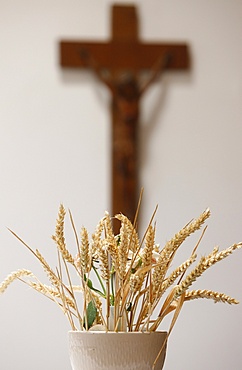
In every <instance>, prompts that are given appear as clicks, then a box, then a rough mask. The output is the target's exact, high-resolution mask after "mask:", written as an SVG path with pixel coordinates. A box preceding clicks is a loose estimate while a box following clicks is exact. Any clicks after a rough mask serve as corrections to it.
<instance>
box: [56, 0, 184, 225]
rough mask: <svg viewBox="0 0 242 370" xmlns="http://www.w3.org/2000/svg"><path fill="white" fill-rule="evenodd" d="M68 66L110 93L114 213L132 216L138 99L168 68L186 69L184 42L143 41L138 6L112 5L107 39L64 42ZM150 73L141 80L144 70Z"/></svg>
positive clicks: (135, 189) (63, 60)
mask: <svg viewBox="0 0 242 370" xmlns="http://www.w3.org/2000/svg"><path fill="white" fill-rule="evenodd" d="M60 64H61V66H62V67H64V68H91V69H92V70H93V72H95V74H96V75H97V76H98V78H99V79H100V80H101V81H102V82H104V83H105V84H106V86H107V87H108V88H109V90H110V92H111V95H112V214H113V215H114V214H116V213H120V212H122V213H124V214H125V215H126V216H128V217H129V218H130V219H131V220H133V217H134V214H135V211H136V208H137V195H138V193H139V191H138V186H139V185H138V158H137V154H138V153H137V149H138V145H137V140H138V123H139V102H140V98H141V97H142V95H143V93H144V92H145V91H146V89H147V88H148V87H149V86H150V84H151V83H152V82H153V81H154V80H155V79H156V78H157V77H158V76H159V75H160V74H161V73H162V72H163V71H164V70H165V69H167V70H171V69H176V70H178V69H183V70H185V69H188V68H189V55H188V46H187V45H186V44H182V43H180V44H172V43H162V44H157V43H142V42H140V41H139V39H138V20H137V14H136V8H135V7H134V6H131V5H128V6H122V5H114V6H113V7H112V38H111V40H110V41H109V42H95V41H94V42H89V41H61V42H60ZM143 71H147V72H149V73H148V77H147V80H146V81H145V82H144V84H143V85H142V84H141V80H140V74H141V72H143Z"/></svg>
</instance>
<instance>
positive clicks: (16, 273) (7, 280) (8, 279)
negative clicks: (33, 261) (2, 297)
mask: <svg viewBox="0 0 242 370" xmlns="http://www.w3.org/2000/svg"><path fill="white" fill-rule="evenodd" d="M23 276H34V274H33V273H32V272H31V271H29V270H25V269H21V270H17V271H13V272H12V273H11V274H9V275H8V276H7V277H6V278H5V279H4V280H3V281H2V283H1V285H0V293H4V292H5V290H6V289H7V288H8V287H9V285H10V284H12V282H13V281H14V280H16V279H19V278H21V277H23Z"/></svg>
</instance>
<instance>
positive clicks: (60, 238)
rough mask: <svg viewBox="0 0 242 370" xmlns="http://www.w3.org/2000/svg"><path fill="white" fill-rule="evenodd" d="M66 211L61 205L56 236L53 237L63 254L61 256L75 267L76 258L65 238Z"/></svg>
mask: <svg viewBox="0 0 242 370" xmlns="http://www.w3.org/2000/svg"><path fill="white" fill-rule="evenodd" d="M65 215H66V211H65V208H64V206H63V204H61V205H60V208H59V212H58V217H57V220H56V228H55V235H53V236H52V239H53V240H54V241H55V242H56V245H57V247H58V250H59V251H60V252H61V255H62V257H63V259H64V260H66V261H67V262H69V263H71V264H73V265H74V258H73V257H72V255H71V253H70V252H69V251H68V249H67V247H66V242H65V237H64V219H65Z"/></svg>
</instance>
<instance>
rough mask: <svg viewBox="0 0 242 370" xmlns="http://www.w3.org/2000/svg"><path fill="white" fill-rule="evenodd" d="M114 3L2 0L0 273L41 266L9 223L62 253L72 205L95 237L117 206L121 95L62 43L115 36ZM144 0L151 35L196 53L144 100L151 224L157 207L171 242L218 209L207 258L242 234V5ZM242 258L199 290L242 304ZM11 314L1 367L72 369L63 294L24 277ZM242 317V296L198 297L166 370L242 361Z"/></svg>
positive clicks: (3, 328)
mask: <svg viewBox="0 0 242 370" xmlns="http://www.w3.org/2000/svg"><path fill="white" fill-rule="evenodd" d="M111 3H112V1H108V0H102V1H101V0H92V1H83V0H79V1H75V0H58V1H57V0H48V1H47V0H41V1H40V0H31V1H30V0H22V1H16V0H15V1H14V0H1V1H0V55H1V57H0V130H1V131H0V279H1V280H2V279H3V278H4V277H5V275H6V274H8V273H9V272H10V271H12V270H15V269H17V268H22V267H26V268H29V269H32V270H34V271H35V272H36V273H38V272H39V267H38V264H37V263H36V262H35V260H34V258H33V257H32V256H31V255H30V254H29V253H28V251H27V250H25V249H24V247H22V246H21V245H20V244H19V243H18V242H17V241H16V240H15V239H14V238H13V237H12V236H11V235H10V233H9V232H8V230H7V229H6V227H10V228H12V229H13V230H15V231H16V232H17V233H18V234H20V235H21V237H22V238H23V239H24V240H25V241H26V242H28V243H29V244H30V245H31V246H32V247H33V248H39V249H41V250H42V252H43V253H44V254H45V255H46V257H47V259H50V260H51V256H52V249H53V248H54V247H53V244H52V242H51V239H50V236H51V235H52V233H53V231H54V227H55V218H56V214H57V210H58V206H59V203H60V202H63V203H64V204H65V206H66V208H70V209H71V210H72V213H73V215H74V217H75V220H76V224H77V225H78V227H79V226H82V225H85V226H86V227H87V228H88V229H89V230H90V232H92V231H93V230H94V227H95V225H96V223H97V221H98V220H99V218H100V217H102V215H103V213H104V211H105V210H106V209H109V208H110V197H109V192H110V186H109V175H110V171H109V167H110V158H109V151H110V140H109V130H110V120H109V111H108V103H109V96H108V93H107V91H106V90H105V88H103V87H102V86H101V85H100V84H99V82H97V81H96V80H95V78H94V77H93V76H92V75H91V74H89V73H87V72H77V71H68V72H67V71H62V70H61V69H60V68H59V66H58V41H59V40H60V39H61V38H68V37H69V38H79V37H80V38H90V39H100V40H103V39H105V38H107V37H108V35H109V23H108V21H109V6H110V4H111ZM120 3H121V1H120ZM123 3H124V2H123ZM134 3H138V4H139V12H140V18H141V23H142V24H141V36H142V38H143V39H144V40H146V41H160V40H164V41H187V42H188V43H189V44H190V47H191V52H192V61H193V62H192V64H193V65H192V70H191V71H190V72H189V73H181V72H176V73H174V72H172V73H169V74H167V75H166V76H164V78H163V79H161V80H160V81H158V82H157V83H156V84H155V85H154V86H153V87H152V88H151V89H150V91H149V92H147V94H146V96H145V98H144V99H143V102H142V104H143V105H142V111H143V112H142V118H141V130H140V158H141V168H140V173H141V185H142V186H144V188H145V196H144V202H143V219H142V225H144V224H145V223H146V222H147V221H148V219H149V217H150V215H151V213H152V211H153V209H154V207H155V205H156V204H157V203H158V204H159V210H158V213H157V216H156V219H157V242H160V243H161V244H162V243H164V242H165V241H166V240H167V239H169V238H170V237H171V236H172V235H173V234H174V233H175V232H177V231H178V229H179V228H181V227H182V226H183V225H184V224H185V223H186V222H187V221H189V220H190V219H191V218H192V217H196V216H198V215H199V214H200V213H201V212H202V211H203V210H204V209H205V208H206V207H207V206H209V207H210V208H211V211H212V218H211V220H210V222H209V225H210V227H209V228H208V231H207V232H206V236H205V238H204V240H203V243H202V246H201V247H200V252H199V254H205V253H207V252H209V251H210V250H211V249H212V248H213V247H214V246H215V245H217V244H219V245H220V246H221V248H225V247H227V246H229V245H230V244H232V243H233V242H235V241H239V240H240V239H242V235H241V234H242V232H241V230H242V197H241V189H242V163H241V157H242V146H241V136H242V104H241V101H242V69H241V66H242V47H241V44H242V23H241V19H242V1H239V0H230V1H227V0H212V1H211V0H196V1H189V0H172V1H168V0H153V1H136V2H135V1H134ZM194 242H195V241H194V239H192V240H191V243H190V244H188V247H186V248H184V249H183V251H181V253H180V258H181V261H182V260H183V259H184V258H186V257H187V256H188V254H189V253H190V251H191V248H193V246H194ZM181 261H180V262H181ZM241 263H242V254H241V252H240V251H238V252H237V253H236V254H234V255H233V256H232V257H231V258H230V259H228V260H226V261H224V262H222V263H221V264H220V265H218V266H215V267H214V269H213V270H211V271H208V272H207V273H206V274H205V275H204V278H201V279H200V281H198V283H197V285H196V286H197V288H208V289H210V288H211V289H215V290H218V291H224V292H226V293H227V294H230V295H232V296H235V297H236V298H238V299H239V300H241V301H242V291H241V279H242V272H241ZM0 313H1V314H0V343H1V346H0V347H1V349H0V369H1V370H24V369H25V370H26V369H29V370H30V369H35V370H43V369H45V370H53V369H59V370H68V369H70V365H69V359H68V354H67V349H66V342H67V340H66V332H67V330H68V329H69V326H68V324H67V322H66V321H65V318H64V317H63V316H62V314H61V312H58V309H57V308H56V307H55V306H54V305H53V304H52V303H51V302H49V301H47V300H46V299H45V298H44V297H41V296H39V295H38V294H37V293H35V292H33V291H30V290H29V289H28V288H27V287H26V286H24V285H21V283H20V282H16V283H15V284H14V286H12V287H11V288H9V290H8V291H7V292H6V294H5V295H3V296H2V297H1V302H0ZM241 318H242V308H241V305H238V306H234V307H229V306H226V305H214V304H213V303H212V302H208V301H196V302H190V303H187V304H186V305H185V306H184V308H183V311H182V314H181V316H180V318H179V321H178V323H177V325H176V327H175V329H174V332H173V335H172V336H171V338H170V340H169V346H168V354H167V360H166V365H165V370H193V369H195V368H196V370H203V369H205V368H206V369H209V370H210V369H211V370H214V369H219V370H228V369H233V370H239V369H241V360H242V355H241V349H240V343H241V339H242V336H241V332H242V320H241Z"/></svg>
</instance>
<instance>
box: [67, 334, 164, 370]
mask: <svg viewBox="0 0 242 370" xmlns="http://www.w3.org/2000/svg"><path fill="white" fill-rule="evenodd" d="M166 336H167V333H166V332H154V333H141V332H130V333H124V332H118V333H115V332H107V333H106V332H100V331H99V332H93V331H88V332H82V331H70V332H69V353H70V361H71V366H72V369H73V370H151V369H155V370H161V369H162V368H163V364H164V361H165V352H166V345H164V349H163V351H162V353H161V354H160V356H159V357H158V360H157V362H156V365H155V367H154V368H153V364H154V361H155V360H156V358H157V355H158V354H159V352H160V349H161V347H162V345H163V343H164V341H165V340H166Z"/></svg>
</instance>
